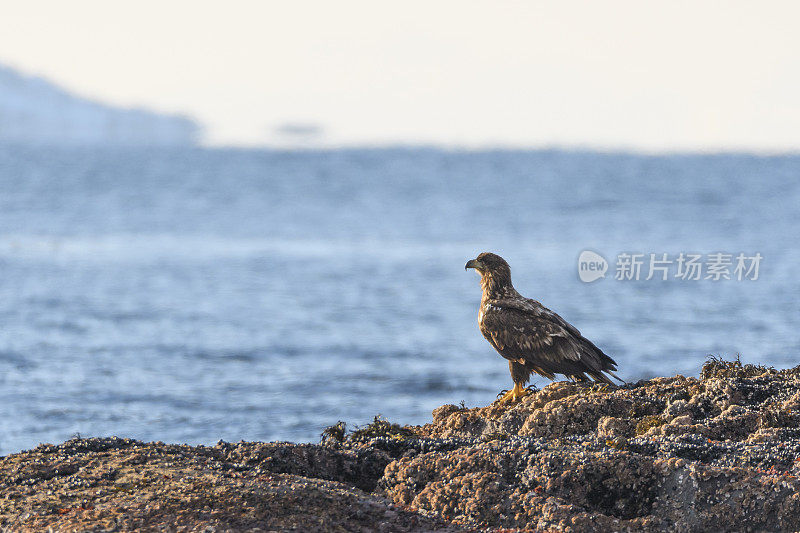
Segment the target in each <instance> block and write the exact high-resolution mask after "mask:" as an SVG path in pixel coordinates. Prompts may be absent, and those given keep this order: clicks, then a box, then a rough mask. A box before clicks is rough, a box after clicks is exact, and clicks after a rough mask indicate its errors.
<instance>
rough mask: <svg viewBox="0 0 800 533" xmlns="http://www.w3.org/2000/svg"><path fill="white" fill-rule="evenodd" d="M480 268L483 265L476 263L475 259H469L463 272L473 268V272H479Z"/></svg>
mask: <svg viewBox="0 0 800 533" xmlns="http://www.w3.org/2000/svg"><path fill="white" fill-rule="evenodd" d="M482 266H483V265H482V264H481V262H480V261H478V260H477V259H470V260H469V261H467V264H466V265H464V270H467V269H469V268H474V269H475V270H480V269H481V267H482Z"/></svg>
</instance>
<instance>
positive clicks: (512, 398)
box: [497, 383, 532, 403]
mask: <svg viewBox="0 0 800 533" xmlns="http://www.w3.org/2000/svg"><path fill="white" fill-rule="evenodd" d="M531 392H532V391H531V390H530V387H529V388H524V387H523V386H522V385H520V384H518V383H515V384H514V388H513V389H511V390H508V391H501V392H500V394H502V395H503V397H502V398H500V394H498V395H497V397H498V398H500V399H499V400H498V401H499V402H500V403H506V402H516V401H519V400H521V399H522V398H524V397H525V396H527V395H529V394H530V393H531ZM504 393H505V394H504Z"/></svg>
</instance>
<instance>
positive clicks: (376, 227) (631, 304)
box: [0, 146, 800, 454]
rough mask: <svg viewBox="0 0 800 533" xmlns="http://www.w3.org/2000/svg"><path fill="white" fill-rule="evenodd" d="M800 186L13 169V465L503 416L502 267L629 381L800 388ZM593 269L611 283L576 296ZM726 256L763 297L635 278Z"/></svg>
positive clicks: (794, 163)
mask: <svg viewBox="0 0 800 533" xmlns="http://www.w3.org/2000/svg"><path fill="white" fill-rule="evenodd" d="M798 178H800V157H798V156H774V157H759V156H752V155H735V154H734V155H666V156H646V155H629V154H601V153H589V152H564V151H484V152H481V151H474V152H463V151H445V150H436V149H423V148H419V149H418V148H397V149H373V150H331V151H298V152H289V151H286V152H281V151H258V150H223V149H159V150H155V149H133V148H131V149H122V148H117V149H88V148H70V149H66V148H64V149H54V148H49V149H48V148H22V147H14V146H5V147H0V317H2V319H1V320H0V453H2V454H7V453H11V452H14V451H18V450H21V449H25V448H31V447H33V446H35V445H36V444H38V443H39V442H58V441H62V440H64V439H67V438H69V437H70V436H71V435H73V434H75V433H80V434H81V435H84V436H87V435H90V436H101V435H112V434H113V435H120V436H125V437H135V438H139V439H145V440H162V441H168V442H189V443H213V442H216V441H217V440H218V439H225V440H229V441H236V440H239V439H246V440H292V441H316V440H317V439H318V437H319V433H320V431H321V430H322V428H323V427H324V426H326V425H329V424H332V423H335V422H336V421H337V420H346V421H348V422H351V423H364V422H367V421H369V420H370V419H371V418H372V416H373V415H375V414H377V413H380V414H383V415H384V416H386V417H388V418H390V419H391V420H393V421H397V422H402V423H422V422H424V421H426V420H428V419H429V417H430V411H431V410H432V409H433V408H435V407H437V406H439V405H441V404H444V403H458V402H459V401H461V400H464V401H465V402H466V404H467V405H470V406H474V405H486V404H487V403H489V402H490V401H492V400H493V399H494V398H495V396H496V394H497V393H498V392H499V391H500V390H501V389H504V388H508V387H509V384H510V378H509V375H508V368H507V365H506V363H505V361H504V360H502V359H501V358H500V357H499V356H498V355H497V354H496V353H495V352H494V351H493V349H492V348H491V347H490V346H489V345H488V343H486V341H485V340H484V339H483V338H482V337H481V335H480V333H479V332H478V329H477V324H476V321H477V306H478V302H479V298H480V292H479V286H478V281H477V277H476V275H475V273H474V272H472V271H470V272H465V271H464V263H465V262H466V260H467V259H470V258H472V257H474V256H475V255H476V254H477V253H479V252H481V251H495V252H497V253H500V254H501V255H503V256H504V257H506V259H508V261H509V262H510V264H511V266H512V274H513V278H514V282H515V285H516V287H517V288H518V290H519V291H520V292H522V293H523V294H524V295H526V296H529V297H533V298H536V299H538V300H540V301H541V302H543V303H544V304H545V305H547V306H549V307H551V308H553V309H555V310H556V311H557V312H559V313H560V314H561V315H562V316H564V317H565V318H566V319H567V320H568V321H570V322H572V323H573V324H575V325H576V326H577V327H578V328H579V329H581V331H582V332H583V333H584V334H585V335H586V336H587V337H589V338H590V339H592V340H593V341H594V342H595V343H596V344H598V345H599V346H600V347H602V348H603V349H604V350H605V351H606V352H607V353H608V354H610V355H611V356H612V357H614V358H615V359H616V360H617V362H618V363H619V367H620V370H619V374H620V375H621V376H623V377H625V378H626V379H628V380H636V379H638V378H642V377H648V376H653V375H672V374H675V373H683V374H687V375H690V374H697V372H698V371H699V367H700V365H701V364H702V362H703V361H704V360H705V358H706V357H707V355H708V354H720V355H730V356H732V355H735V354H736V353H741V354H742V357H743V359H745V360H746V361H753V362H760V363H766V364H771V365H776V366H781V367H785V366H794V365H796V364H798V362H800V361H798V355H799V354H800V335H798V326H800V313H799V312H798V311H800V305H799V304H798V297H800V275H799V274H798V265H800V251H798V246H797V236H798V235H800V209H798V207H800V179H798ZM585 249H591V250H594V251H596V252H599V253H601V254H602V255H604V257H606V258H607V259H608V260H609V261H610V262H611V265H610V266H609V272H608V273H607V275H606V278H605V279H601V280H598V281H596V282H594V283H591V284H587V283H582V282H581V281H580V280H579V279H578V275H577V257H578V255H579V253H580V252H581V251H582V250H585ZM720 251H722V252H727V253H731V254H737V253H739V252H744V253H747V254H748V255H752V254H754V253H756V252H758V253H760V254H761V255H762V256H763V260H762V262H761V265H760V271H759V278H758V279H757V280H755V281H751V280H743V281H736V280H728V281H724V280H723V281H718V282H714V281H711V280H700V281H681V280H677V279H674V278H672V279H670V280H668V281H661V280H658V279H652V280H649V281H645V280H643V279H642V280H640V281H632V280H631V281H617V280H615V279H614V260H615V257H616V256H617V254H619V253H621V252H640V253H644V254H649V253H658V254H660V253H662V252H666V253H669V254H671V255H673V256H675V255H677V254H678V253H680V252H686V253H689V252H697V253H702V254H708V253H713V252H720ZM644 277H645V275H644V273H643V275H642V278H644ZM536 383H537V384H539V385H543V384H545V383H546V382H545V381H543V380H537V381H536Z"/></svg>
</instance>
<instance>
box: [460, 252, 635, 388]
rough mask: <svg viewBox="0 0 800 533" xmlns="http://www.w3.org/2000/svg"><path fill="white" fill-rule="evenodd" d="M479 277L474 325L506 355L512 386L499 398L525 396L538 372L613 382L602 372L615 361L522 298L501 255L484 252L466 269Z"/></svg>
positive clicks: (563, 322)
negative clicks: (530, 381) (478, 296)
mask: <svg viewBox="0 0 800 533" xmlns="http://www.w3.org/2000/svg"><path fill="white" fill-rule="evenodd" d="M464 268H465V269H467V268H474V269H475V270H476V271H478V273H479V274H480V275H481V288H482V289H483V296H482V297H481V307H480V312H479V314H478V325H479V326H480V330H481V333H483V336H484V337H486V340H488V341H489V343H490V344H491V345H492V346H494V348H495V350H497V351H498V352H499V353H500V355H502V356H503V357H504V358H506V359H508V367H509V369H510V370H511V379H512V380H513V381H514V388H513V389H511V390H510V391H508V393H507V394H506V395H505V396H503V398H502V399H503V400H504V401H507V400H513V401H515V400H518V399H520V398H522V397H523V396H525V395H526V394H527V391H526V389H525V383H527V381H528V379H529V378H530V375H531V373H533V372H536V373H537V374H540V375H542V376H545V377H548V378H550V379H555V374H564V375H565V376H567V377H569V378H571V379H573V380H579V381H586V380H588V378H587V375H588V376H590V377H591V378H592V379H594V380H595V381H602V382H604V383H610V384H613V382H612V381H611V379H610V378H609V377H608V376H607V375H606V374H610V375H611V376H614V377H615V378H616V379H619V380H620V381H622V380H621V379H620V378H618V377H617V376H616V375H615V374H614V373H613V371H614V370H616V369H617V363H616V362H615V361H614V360H613V359H611V358H610V357H609V356H607V355H606V354H604V353H603V351H602V350H601V349H600V348H598V347H597V346H595V345H594V344H592V342H591V341H589V340H588V339H587V338H586V337H584V336H583V335H581V333H580V331H578V330H577V329H576V328H575V327H574V326H572V325H571V324H569V323H568V322H567V321H566V320H564V319H563V318H561V317H560V316H558V315H557V314H556V313H554V312H553V311H551V310H550V309H548V308H546V307H545V306H543V305H542V304H540V303H539V302H537V301H536V300H531V299H529V298H524V297H523V296H522V295H520V293H518V292H517V291H516V290H515V289H514V286H513V285H512V284H511V269H510V268H509V266H508V263H506V261H505V259H503V258H502V257H500V256H499V255H496V254H493V253H488V252H484V253H482V254H480V255H479V256H478V257H477V258H475V259H471V260H470V261H468V262H467V264H466V265H465V267H464Z"/></svg>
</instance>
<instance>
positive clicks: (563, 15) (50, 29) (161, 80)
mask: <svg viewBox="0 0 800 533" xmlns="http://www.w3.org/2000/svg"><path fill="white" fill-rule="evenodd" d="M0 63H5V64H7V65H10V66H12V67H15V68H18V69H20V70H22V71H23V72H24V73H26V74H36V75H41V76H44V77H46V78H48V79H50V80H52V81H54V82H56V83H58V84H60V85H62V86H63V87H65V88H67V89H68V90H70V91H73V92H75V93H77V94H79V95H82V96H87V97H91V98H94V99H98V100H101V101H103V102H107V103H111V104H116V105H124V106H143V107H147V108H151V109H154V110H158V111H167V112H180V113H185V114H188V115H190V116H193V117H195V118H197V119H198V120H199V121H201V122H202V123H203V124H204V125H205V126H206V128H207V137H206V142H207V143H208V144H213V145H262V144H268V143H270V142H274V141H275V138H276V137H275V135H274V133H273V132H274V130H275V128H276V127H278V126H280V125H281V124H285V123H311V124H319V125H320V126H322V127H323V128H324V131H325V133H326V139H325V140H326V142H328V143H331V144H342V145H376V144H378V145H385V144H391V143H404V144H436V145H446V146H463V147H479V146H513V147H541V146H564V147H594V148H633V149H640V150H647V151H663V150H719V149H726V150H730V149H747V150H760V151H783V150H792V151H797V150H798V149H800V3H798V2H794V1H785V2H778V1H766V2H765V1H755V0H753V1H749V2H741V1H731V0H726V1H714V2H710V1H706V0H691V1H675V0H672V1H669V2H648V1H643V0H632V1H598V0H572V1H563V0H554V1H552V2H535V1H528V2H504V1H489V2H482V1H481V2H477V1H469V0H458V1H435V0H426V1H416V0H404V1H402V2H385V1H379V0H368V1H349V0H337V1H296V0H283V1H276V2H272V1H265V0H261V1H245V0H228V1H225V2H222V1H220V2H203V1H198V0H193V1H183V0H174V1H169V0H158V1H153V0H137V1H136V2H127V1H126V2H123V1H110V0H69V1H64V0H56V1H41V0H25V1H21V2H7V3H6V4H5V5H4V6H3V8H2V10H0Z"/></svg>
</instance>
